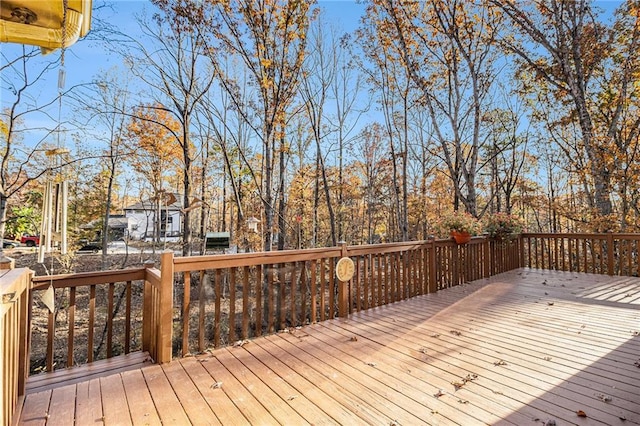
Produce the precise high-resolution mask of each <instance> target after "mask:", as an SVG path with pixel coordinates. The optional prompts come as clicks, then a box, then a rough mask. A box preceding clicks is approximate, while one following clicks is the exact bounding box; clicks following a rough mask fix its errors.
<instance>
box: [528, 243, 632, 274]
mask: <svg viewBox="0 0 640 426" xmlns="http://www.w3.org/2000/svg"><path fill="white" fill-rule="evenodd" d="M522 252H523V259H524V263H525V265H526V266H528V267H530V268H538V269H552V270H559V271H570V272H586V273H592V274H605V275H622V276H639V275H640V267H639V263H638V255H639V253H640V234H612V233H607V234H543V233H526V234H522Z"/></svg>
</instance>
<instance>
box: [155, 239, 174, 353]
mask: <svg viewBox="0 0 640 426" xmlns="http://www.w3.org/2000/svg"><path fill="white" fill-rule="evenodd" d="M160 283H161V284H160V297H159V300H158V304H159V306H158V308H159V312H160V315H159V316H158V317H159V323H158V344H157V351H158V354H157V355H158V359H157V362H158V364H163V363H166V362H171V351H172V343H173V252H172V251H165V252H163V253H162V254H161V255H160Z"/></svg>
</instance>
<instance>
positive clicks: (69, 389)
mask: <svg viewBox="0 0 640 426" xmlns="http://www.w3.org/2000/svg"><path fill="white" fill-rule="evenodd" d="M75 405H76V385H66V386H62V387H59V388H55V389H53V390H52V392H51V402H50V404H49V418H48V419H47V425H53V426H57V425H60V426H66V425H71V424H73V422H74V418H75Z"/></svg>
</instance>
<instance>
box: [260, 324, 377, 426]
mask: <svg viewBox="0 0 640 426" xmlns="http://www.w3.org/2000/svg"><path fill="white" fill-rule="evenodd" d="M255 344H256V345H259V346H260V347H261V348H262V349H264V350H265V351H267V352H269V353H270V354H271V355H272V356H273V357H274V358H275V359H279V360H280V361H282V362H283V363H284V364H286V365H287V366H288V367H289V368H291V369H292V370H294V371H295V372H296V373H297V374H298V375H299V376H300V377H304V378H305V379H306V380H308V381H309V382H311V383H313V384H314V385H315V386H316V387H317V388H318V389H319V390H320V391H321V392H323V393H325V394H327V395H329V396H330V397H331V398H332V399H334V400H336V401H337V402H338V403H339V404H340V405H341V406H344V407H345V408H346V409H347V410H349V412H350V413H353V414H354V415H355V416H357V417H358V422H357V424H373V423H376V421H380V419H384V418H386V416H383V414H382V413H381V412H380V411H378V407H377V406H376V405H369V404H367V403H366V402H365V401H363V400H362V399H361V398H360V395H359V394H357V393H356V394H354V393H349V392H348V391H345V390H343V388H342V387H341V386H340V383H336V379H338V380H337V381H338V382H341V380H339V376H338V375H337V374H336V375H334V373H333V372H329V371H327V370H323V369H320V371H319V370H317V369H316V368H314V366H313V365H309V364H308V363H306V362H305V361H304V360H301V359H298V357H297V356H295V355H294V354H293V353H292V352H290V351H288V350H287V348H286V347H285V348H283V347H281V346H279V345H276V344H275V343H273V341H272V340H271V339H269V336H265V337H264V338H263V339H259V340H256V341H255ZM288 349H292V348H291V347H289V348H288Z"/></svg>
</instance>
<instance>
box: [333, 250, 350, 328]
mask: <svg viewBox="0 0 640 426" xmlns="http://www.w3.org/2000/svg"><path fill="white" fill-rule="evenodd" d="M338 244H340V254H341V258H348V257H349V253H348V251H347V243H346V242H344V241H340V242H339V243H338ZM351 266H353V263H351ZM336 272H337V274H336V275H338V316H339V317H340V318H346V317H347V316H348V315H349V301H348V295H349V287H348V286H349V282H351V277H349V278H348V279H345V280H344V281H343V276H342V274H341V271H339V270H338V268H336ZM351 275H353V271H351Z"/></svg>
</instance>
